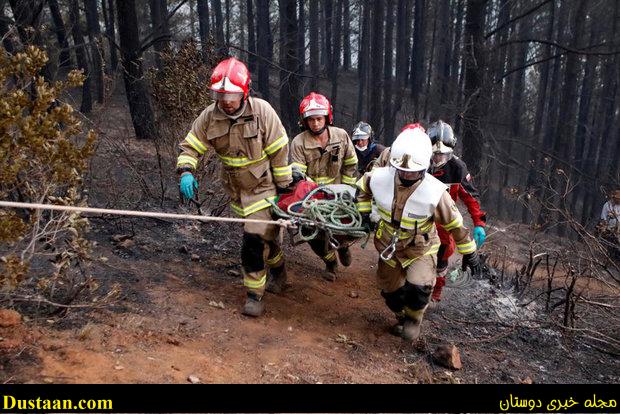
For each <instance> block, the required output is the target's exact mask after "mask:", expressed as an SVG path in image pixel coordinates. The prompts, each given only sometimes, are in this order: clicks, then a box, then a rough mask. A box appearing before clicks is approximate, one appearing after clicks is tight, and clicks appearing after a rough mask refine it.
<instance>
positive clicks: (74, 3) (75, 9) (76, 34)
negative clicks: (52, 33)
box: [69, 0, 93, 114]
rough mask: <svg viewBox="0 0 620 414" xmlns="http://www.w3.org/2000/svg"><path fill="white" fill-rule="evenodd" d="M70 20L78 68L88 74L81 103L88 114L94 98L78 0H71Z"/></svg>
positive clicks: (83, 85) (82, 108)
mask: <svg viewBox="0 0 620 414" xmlns="http://www.w3.org/2000/svg"><path fill="white" fill-rule="evenodd" d="M69 21H70V22H71V37H73V44H74V45H75V57H76V60H77V65H78V69H81V70H82V71H83V72H84V75H85V76H86V79H85V80H84V83H83V84H82V103H81V104H80V112H82V113H84V114H86V113H89V112H90V111H92V109H93V99H92V95H91V92H90V82H91V76H90V69H89V66H88V58H87V54H86V47H85V46H84V35H83V34H82V26H81V24H80V5H79V3H78V0H71V1H70V2H69Z"/></svg>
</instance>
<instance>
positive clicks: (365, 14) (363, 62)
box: [356, 0, 371, 120]
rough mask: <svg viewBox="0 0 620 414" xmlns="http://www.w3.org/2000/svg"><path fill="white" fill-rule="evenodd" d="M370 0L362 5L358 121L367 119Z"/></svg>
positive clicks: (358, 66)
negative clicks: (365, 100)
mask: <svg viewBox="0 0 620 414" xmlns="http://www.w3.org/2000/svg"><path fill="white" fill-rule="evenodd" d="M370 8H371V5H370V0H364V1H363V3H362V16H361V30H360V36H359V46H358V49H359V51H360V52H359V56H358V61H357V78H358V88H357V111H356V114H357V119H358V120H361V119H362V118H364V119H366V116H364V115H365V114H364V95H365V92H366V79H367V73H368V66H369V64H368V60H369V57H370Z"/></svg>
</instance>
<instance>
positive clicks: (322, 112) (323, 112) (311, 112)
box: [304, 109, 329, 119]
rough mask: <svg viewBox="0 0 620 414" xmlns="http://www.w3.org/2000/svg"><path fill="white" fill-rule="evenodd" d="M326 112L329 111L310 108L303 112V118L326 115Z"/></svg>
mask: <svg viewBox="0 0 620 414" xmlns="http://www.w3.org/2000/svg"><path fill="white" fill-rule="evenodd" d="M328 113H329V112H328V111H327V109H310V110H308V111H306V112H304V119H306V118H309V117H311V116H327V115H328Z"/></svg>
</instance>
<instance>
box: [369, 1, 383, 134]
mask: <svg viewBox="0 0 620 414" xmlns="http://www.w3.org/2000/svg"><path fill="white" fill-rule="evenodd" d="M373 3H374V10H373V11H374V13H373V16H372V41H371V43H372V45H371V47H372V49H371V58H370V61H371V63H370V73H371V79H372V85H369V86H370V114H369V117H368V118H369V120H370V125H371V126H372V128H373V129H374V130H376V131H381V121H382V119H383V117H382V115H383V109H382V107H381V101H382V97H383V94H382V90H383V49H384V47H385V43H384V40H385V39H384V36H383V34H384V31H383V24H384V18H385V0H377V1H374V2H373Z"/></svg>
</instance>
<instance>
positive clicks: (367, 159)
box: [351, 122, 385, 175]
mask: <svg viewBox="0 0 620 414" xmlns="http://www.w3.org/2000/svg"><path fill="white" fill-rule="evenodd" d="M351 140H352V141H353V145H355V154H356V155H357V170H358V172H359V174H360V175H363V174H364V173H365V172H366V170H368V169H369V168H372V165H373V164H374V163H373V161H374V160H376V159H377V158H379V155H381V152H383V150H384V149H385V146H383V145H381V144H378V143H376V142H374V141H375V140H374V132H373V130H372V128H371V126H370V125H368V124H367V123H366V122H359V123H358V124H357V125H355V129H354V130H353V135H352V136H351Z"/></svg>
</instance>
